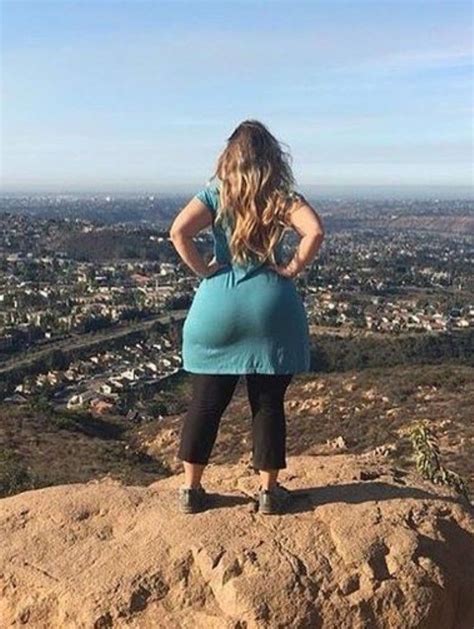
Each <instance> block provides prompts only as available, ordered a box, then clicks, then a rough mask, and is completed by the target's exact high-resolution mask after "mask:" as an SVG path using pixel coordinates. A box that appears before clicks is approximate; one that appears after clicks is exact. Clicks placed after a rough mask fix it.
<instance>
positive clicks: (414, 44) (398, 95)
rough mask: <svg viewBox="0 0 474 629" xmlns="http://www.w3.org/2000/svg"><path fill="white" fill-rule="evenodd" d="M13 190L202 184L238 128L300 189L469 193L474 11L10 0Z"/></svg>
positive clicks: (338, 2)
mask: <svg viewBox="0 0 474 629" xmlns="http://www.w3.org/2000/svg"><path fill="white" fill-rule="evenodd" d="M1 8H2V93H3V94H2V101H3V108H2V112H1V122H2V178H1V184H2V188H3V189H4V190H6V191H7V190H19V191H21V190H25V191H28V190H38V191H41V190H46V189H48V190H54V189H58V190H59V189H61V190H63V189H74V190H80V189H82V190H110V191H113V190H117V191H119V190H124V189H126V190H137V191H138V190H147V191H150V190H153V191H157V192H159V191H167V190H169V191H175V190H176V191H179V190H192V189H194V188H196V187H200V186H201V185H202V184H203V183H205V181H206V179H207V177H208V176H210V174H211V172H212V171H213V169H214V164H215V161H216V158H217V156H218V154H219V152H220V151H221V150H222V149H223V148H224V146H225V140H226V137H228V136H229V135H230V133H231V132H232V130H233V128H234V127H235V126H236V125H237V124H238V123H239V122H240V121H241V120H243V119H245V118H257V119H259V120H261V121H262V122H264V123H265V124H267V125H268V127H269V128H270V130H271V131H272V132H273V133H274V135H275V136H276V137H277V138H278V139H279V140H281V141H282V142H284V143H285V144H286V145H287V146H288V147H289V149H290V151H291V154H292V156H293V169H294V173H295V176H296V179H297V182H298V184H299V185H301V186H302V188H304V187H305V186H313V185H316V186H317V185H322V184H324V185H382V184H383V185H406V184H422V185H449V186H461V185H469V184H471V183H472V171H471V160H472V142H473V134H472V131H473V128H472V94H473V75H472V43H471V41H472V35H473V33H472V25H473V15H472V5H471V3H470V2H468V1H457V0H445V1H441V2H439V1H436V0H390V1H383V0H377V1H372V0H357V1H343V0H311V1H301V0H289V1H286V0H267V1H257V0H246V1H244V0H239V1H236V0H227V1H225V0H221V1H220V2H214V1H211V0H209V1H207V0H193V1H186V0H173V1H171V2H168V1H161V0H154V1H150V0H133V1H132V0H128V1H118V0H117V1H116V0H81V1H80V2H79V1H75V0H74V1H73V0H60V1H53V2H51V1H49V0H48V1H47V0H36V1H28V0H15V1H13V0H3V1H2V3H1Z"/></svg>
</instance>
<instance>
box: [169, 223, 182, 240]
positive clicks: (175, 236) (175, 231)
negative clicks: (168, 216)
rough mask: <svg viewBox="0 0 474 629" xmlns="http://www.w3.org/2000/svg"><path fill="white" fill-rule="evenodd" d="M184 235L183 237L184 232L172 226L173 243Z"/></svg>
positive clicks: (170, 231)
mask: <svg viewBox="0 0 474 629" xmlns="http://www.w3.org/2000/svg"><path fill="white" fill-rule="evenodd" d="M182 235H183V234H182V231H181V230H180V229H179V228H177V227H173V225H171V228H170V230H169V238H170V240H171V242H174V241H175V240H179V239H180V238H181V236H182Z"/></svg>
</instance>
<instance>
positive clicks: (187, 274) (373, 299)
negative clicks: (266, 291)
mask: <svg viewBox="0 0 474 629" xmlns="http://www.w3.org/2000/svg"><path fill="white" fill-rule="evenodd" d="M309 201H310V202H311V203H312V204H313V206H314V207H315V209H317V211H318V212H319V214H320V215H321V217H322V219H323V221H324V225H325V228H326V233H327V237H326V239H325V242H324V243H323V246H322V248H321V250H320V252H319V255H318V256H317V258H316V260H315V261H314V262H313V264H312V265H310V266H309V267H308V268H307V269H306V270H305V272H304V273H302V274H301V275H300V276H299V277H298V278H297V279H296V280H295V281H296V284H297V286H298V288H299V290H300V294H301V296H302V298H303V299H304V302H305V306H306V310H307V314H308V321H309V325H310V330H311V333H312V336H314V339H315V342H316V341H317V339H318V337H321V338H322V339H326V343H329V342H330V341H328V340H327V339H330V338H331V337H333V338H334V337H336V338H339V339H340V338H341V337H345V338H346V339H349V340H351V339H352V340H354V338H356V337H358V338H360V337H365V338H366V339H370V338H375V339H376V338H379V339H381V338H382V337H393V339H397V341H400V339H403V338H405V339H406V338H412V337H413V335H417V336H418V337H425V338H426V339H427V343H428V344H429V343H430V342H431V339H432V338H433V336H436V335H444V336H445V337H446V336H447V335H448V336H449V335H450V336H453V335H454V337H455V338H456V342H455V343H454V345H456V349H455V350H453V351H456V352H461V353H462V351H467V350H466V348H468V346H469V343H470V342H471V340H470V339H472V331H473V328H474V294H473V291H474V283H473V273H472V270H473V269H472V263H473V251H474V247H473V235H474V212H473V209H474V202H473V201H470V200H462V199H457V200H451V201H450V200H441V199H436V198H435V199H432V200H416V199H415V200H409V199H406V200H388V201H380V200H368V199H364V200H360V199H352V200H351V199H311V198H310V199H309ZM185 202H186V198H182V197H179V196H174V197H169V198H166V197H162V198H160V197H155V196H143V197H137V198H135V199H124V198H120V197H117V198H114V197H112V196H93V197H72V198H63V197H61V196H59V197H51V196H38V197H27V196H25V197H21V196H15V197H3V198H2V199H0V234H1V236H0V361H1V362H0V373H1V374H2V378H1V383H2V384H1V386H0V394H1V395H2V398H3V400H4V402H5V403H10V404H21V403H24V402H26V401H27V400H28V399H29V398H31V397H35V396H36V397H37V396H41V397H42V399H48V400H49V402H50V403H54V404H55V405H59V406H64V407H66V408H68V409H71V408H82V409H88V410H93V411H94V412H96V413H103V412H111V411H116V412H121V413H123V414H128V415H133V416H135V415H136V414H137V411H134V410H133V405H134V404H135V403H136V401H137V396H138V397H140V396H145V397H147V396H148V395H149V394H147V393H146V392H147V391H154V390H155V389H156V387H159V386H160V382H161V381H162V380H163V379H164V378H167V377H169V376H170V375H171V374H174V373H176V372H177V371H179V370H180V368H181V355H180V329H181V328H180V325H181V324H182V321H183V319H184V318H185V314H186V310H187V309H188V308H189V306H190V304H191V302H192V298H193V295H194V291H195V290H196V287H197V284H198V282H199V278H197V276H195V274H194V273H192V272H191V270H190V269H189V268H187V267H186V266H185V265H184V264H183V262H182V261H181V260H180V259H179V257H178V256H177V254H176V251H175V249H174V247H173V245H172V243H171V242H170V238H169V226H170V224H171V222H172V219H173V217H174V216H175V215H176V213H177V212H179V210H180V208H181V207H183V205H184V204H185ZM284 241H285V251H286V252H287V255H288V259H289V258H290V257H291V254H292V251H294V248H295V246H296V244H297V238H296V236H295V233H294V232H291V231H288V232H287V233H286V234H285V236H284ZM197 242H198V247H199V248H200V250H201V251H202V252H203V254H204V255H205V256H207V257H208V258H210V257H211V256H212V234H211V231H210V229H209V230H206V231H205V232H201V233H200V234H199V236H198V237H197ZM381 342H382V341H381ZM451 345H453V342H451ZM459 345H461V347H459ZM463 348H464V350H463ZM359 359H360V356H359ZM329 361H330V362H331V360H330V359H329ZM314 362H315V364H314V370H315V371H317V370H319V369H321V368H322V367H321V365H320V364H318V357H317V356H316V358H315V361H314ZM354 366H357V365H354Z"/></svg>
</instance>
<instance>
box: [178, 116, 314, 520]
mask: <svg viewBox="0 0 474 629" xmlns="http://www.w3.org/2000/svg"><path fill="white" fill-rule="evenodd" d="M290 159H291V158H290V155H289V154H288V153H286V152H285V151H284V150H283V149H282V148H281V146H280V143H279V142H278V141H277V139H276V138H275V137H274V136H273V135H272V134H271V133H270V131H269V130H268V129H267V127H266V126H265V125H264V124H262V123H261V122H259V121H256V120H245V121H244V122H242V123H241V124H239V125H238V126H237V128H236V129H235V130H234V132H233V133H232V134H231V135H230V137H229V138H228V139H227V145H226V147H225V149H224V151H223V152H222V154H221V155H220V156H219V158H218V161H217V166H216V170H215V173H214V175H213V176H212V177H211V179H210V180H209V181H208V183H207V185H206V187H205V188H203V189H202V190H200V191H199V192H198V193H197V194H196V195H195V197H193V199H191V201H190V202H189V203H188V204H187V205H186V206H185V207H184V208H183V209H182V210H181V212H180V213H179V214H178V216H177V217H176V218H175V220H174V222H173V224H172V226H171V229H170V238H171V240H172V242H173V244H174V246H175V248H176V250H177V252H178V254H179V255H180V256H181V258H182V259H183V261H184V262H185V264H186V265H187V266H189V267H190V268H191V269H192V270H193V271H194V273H196V274H197V275H198V276H199V277H201V278H202V280H201V282H200V284H199V287H198V289H197V291H196V293H195V295H194V298H193V302H192V304H191V308H190V309H189V312H188V315H187V317H186V320H185V322H184V326H183V344H182V358H183V369H184V370H185V371H187V372H189V373H190V374H191V377H192V391H193V396H192V400H191V404H190V407H189V409H188V411H187V413H186V415H185V418H184V423H183V427H182V431H181V440H180V445H179V452H178V458H180V459H181V460H182V461H183V465H184V472H185V483H184V484H183V485H182V486H180V488H179V505H180V509H181V511H183V512H185V513H194V512H196V511H200V510H202V509H203V508H204V507H205V506H207V505H208V504H209V495H208V494H207V493H206V490H205V489H204V487H203V486H202V484H201V478H202V474H203V471H204V468H205V466H206V465H207V463H208V461H209V457H210V455H211V451H212V448H213V445H214V442H215V440H216V437H217V432H218V427H219V423H220V419H221V417H222V415H223V413H224V411H225V409H226V407H227V405H228V404H229V402H230V400H231V398H232V395H233V392H234V389H235V386H236V384H237V381H238V379H239V376H240V375H242V374H245V378H246V384H247V393H248V398H249V402H250V407H251V411H252V436H253V467H254V469H255V470H258V471H259V474H260V486H259V488H258V502H259V509H260V511H261V512H262V513H275V512H282V511H283V510H284V507H285V505H286V504H287V500H288V498H289V496H290V492H289V490H288V489H287V488H285V487H283V485H281V483H279V482H278V480H277V478H278V472H279V470H280V469H282V468H285V467H286V459H285V454H286V452H285V446H286V443H285V442H286V419H285V413H284V404H283V402H284V395H285V392H286V389H287V387H288V385H289V384H290V381H291V379H292V377H293V374H295V373H301V372H307V371H309V369H310V347H309V345H310V343H309V329H308V322H307V318H306V312H305V308H304V304H303V301H302V299H301V297H300V295H299V293H298V292H297V289H296V286H295V283H294V281H293V279H294V278H295V277H296V276H297V275H298V274H299V273H300V272H301V271H302V270H303V269H304V267H305V266H306V265H308V264H310V263H311V262H312V261H313V259H314V257H315V255H316V253H317V252H318V250H319V248H320V246H321V243H322V240H323V237H324V230H323V225H322V222H321V219H320V217H319V216H318V214H317V213H316V211H315V210H314V208H312V207H311V206H310V205H309V204H308V203H307V202H306V200H305V198H304V197H303V196H302V195H301V194H299V193H297V192H296V191H295V190H294V183H295V180H294V177H293V174H292V171H291V167H290ZM209 225H212V232H213V236H214V259H213V260H212V261H211V263H209V264H207V263H206V262H205V261H204V260H203V258H202V257H201V255H200V253H199V252H198V250H197V248H196V245H195V243H194V241H193V238H194V236H195V235H196V234H197V233H198V232H199V231H201V230H202V229H204V228H206V227H208V226H209ZM288 229H294V230H296V232H297V233H298V234H299V235H300V236H301V239H300V242H299V245H298V248H297V250H296V252H295V254H294V256H293V258H292V259H291V260H290V262H289V263H288V264H286V265H283V264H282V237H283V234H284V232H285V230H288Z"/></svg>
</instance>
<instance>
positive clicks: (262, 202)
mask: <svg viewBox="0 0 474 629" xmlns="http://www.w3.org/2000/svg"><path fill="white" fill-rule="evenodd" d="M283 146H287V145H286V144H284V143H283V142H280V141H278V140H277V139H276V138H275V137H274V136H273V135H272V134H271V133H270V131H269V130H268V129H267V127H266V126H265V125H264V124H263V123H261V122H259V121H258V120H244V121H243V122H241V123H240V124H239V125H238V126H237V127H236V128H235V129H234V131H233V132H232V133H231V135H230V136H229V137H228V138H227V145H226V147H225V149H224V150H223V151H222V153H221V154H220V155H219V157H218V160H217V165H216V169H215V172H214V174H213V175H212V177H211V178H210V180H209V181H212V180H213V179H216V178H217V179H218V180H219V182H218V189H219V208H218V212H217V215H216V219H215V223H216V224H221V225H227V226H228V227H230V230H231V236H230V238H229V239H228V244H229V250H230V254H231V257H232V260H233V262H234V263H237V264H242V263H243V264H247V263H249V262H257V263H260V262H266V261H268V260H270V261H271V262H272V263H273V264H275V257H274V252H275V246H276V244H277V243H278V242H279V240H280V239H281V238H282V236H283V233H284V231H285V230H286V229H288V228H289V214H290V213H291V210H292V208H294V206H295V201H297V200H298V199H299V200H301V199H303V196H302V195H301V194H299V193H297V192H296V191H295V190H294V186H295V178H294V176H293V173H292V169H291V163H292V157H291V154H290V153H289V151H287V150H284V148H283Z"/></svg>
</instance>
